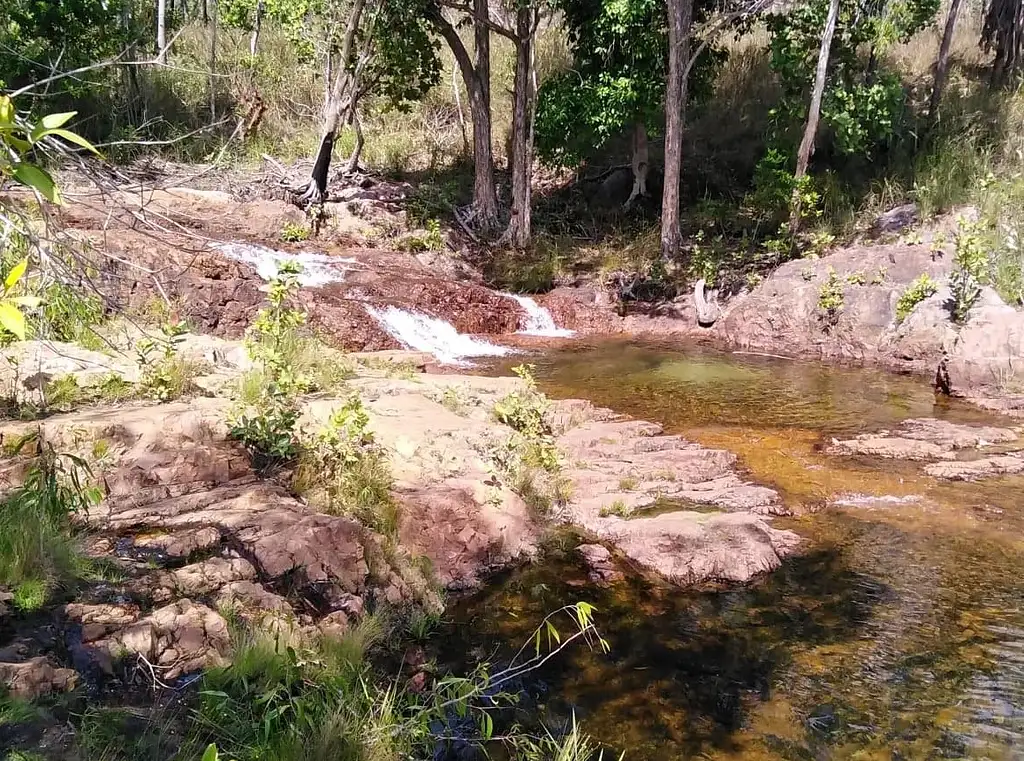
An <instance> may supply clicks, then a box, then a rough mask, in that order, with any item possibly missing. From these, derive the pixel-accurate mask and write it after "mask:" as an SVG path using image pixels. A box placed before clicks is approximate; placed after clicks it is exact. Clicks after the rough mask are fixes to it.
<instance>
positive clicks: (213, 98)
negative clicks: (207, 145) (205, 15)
mask: <svg viewBox="0 0 1024 761" xmlns="http://www.w3.org/2000/svg"><path fill="white" fill-rule="evenodd" d="M207 8H212V10H213V12H212V13H211V14H210V17H211V20H212V21H213V25H212V28H211V29H210V122H211V123H213V122H215V121H217V73H216V70H217V0H205V2H204V3H203V10H204V11H205V10H206V9H207Z"/></svg>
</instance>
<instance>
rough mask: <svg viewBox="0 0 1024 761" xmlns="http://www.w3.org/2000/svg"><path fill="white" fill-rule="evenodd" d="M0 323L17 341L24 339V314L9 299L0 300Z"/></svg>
mask: <svg viewBox="0 0 1024 761" xmlns="http://www.w3.org/2000/svg"><path fill="white" fill-rule="evenodd" d="M0 325H2V326H3V327H4V328H5V329H6V330H7V331H8V332H9V333H13V334H14V335H15V336H16V337H17V339H18V340H19V341H24V340H25V315H23V314H22V313H21V310H20V309H18V307H17V306H15V305H14V304H12V303H11V302H10V301H0Z"/></svg>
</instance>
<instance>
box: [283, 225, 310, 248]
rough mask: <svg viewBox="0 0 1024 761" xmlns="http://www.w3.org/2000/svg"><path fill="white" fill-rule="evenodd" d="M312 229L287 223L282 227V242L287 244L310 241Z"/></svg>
mask: <svg viewBox="0 0 1024 761" xmlns="http://www.w3.org/2000/svg"><path fill="white" fill-rule="evenodd" d="M309 236H310V229H309V227H308V226H307V225H300V224H296V223H295V222H285V223H284V225H283V226H282V227H281V240H283V241H284V242H285V243H300V242H302V241H304V240H309Z"/></svg>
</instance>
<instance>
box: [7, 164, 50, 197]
mask: <svg viewBox="0 0 1024 761" xmlns="http://www.w3.org/2000/svg"><path fill="white" fill-rule="evenodd" d="M12 175H13V177H14V179H16V180H17V181H18V182H20V183H21V184H22V185H26V186H28V187H30V188H32V189H33V190H37V191H38V192H39V193H40V195H42V196H43V198H45V199H46V200H47V201H49V202H50V203H55V204H60V203H61V202H62V200H61V197H60V190H58V189H57V184H56V183H55V182H54V181H53V178H52V177H50V175H49V174H48V173H47V172H45V171H44V170H42V169H40V168H39V167H37V166H35V165H33V164H18V165H17V166H16V167H14V172H12Z"/></svg>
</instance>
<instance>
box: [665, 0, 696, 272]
mask: <svg viewBox="0 0 1024 761" xmlns="http://www.w3.org/2000/svg"><path fill="white" fill-rule="evenodd" d="M692 25H693V0H668V51H669V52H668V76H667V77H666V78H665V186H664V189H663V190H662V195H661V253H662V256H665V257H672V256H675V254H676V252H677V251H678V249H679V239H680V232H679V185H680V182H681V180H682V161H683V124H684V122H685V115H686V94H687V86H686V83H687V73H688V70H689V68H690V28H691V27H692Z"/></svg>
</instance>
